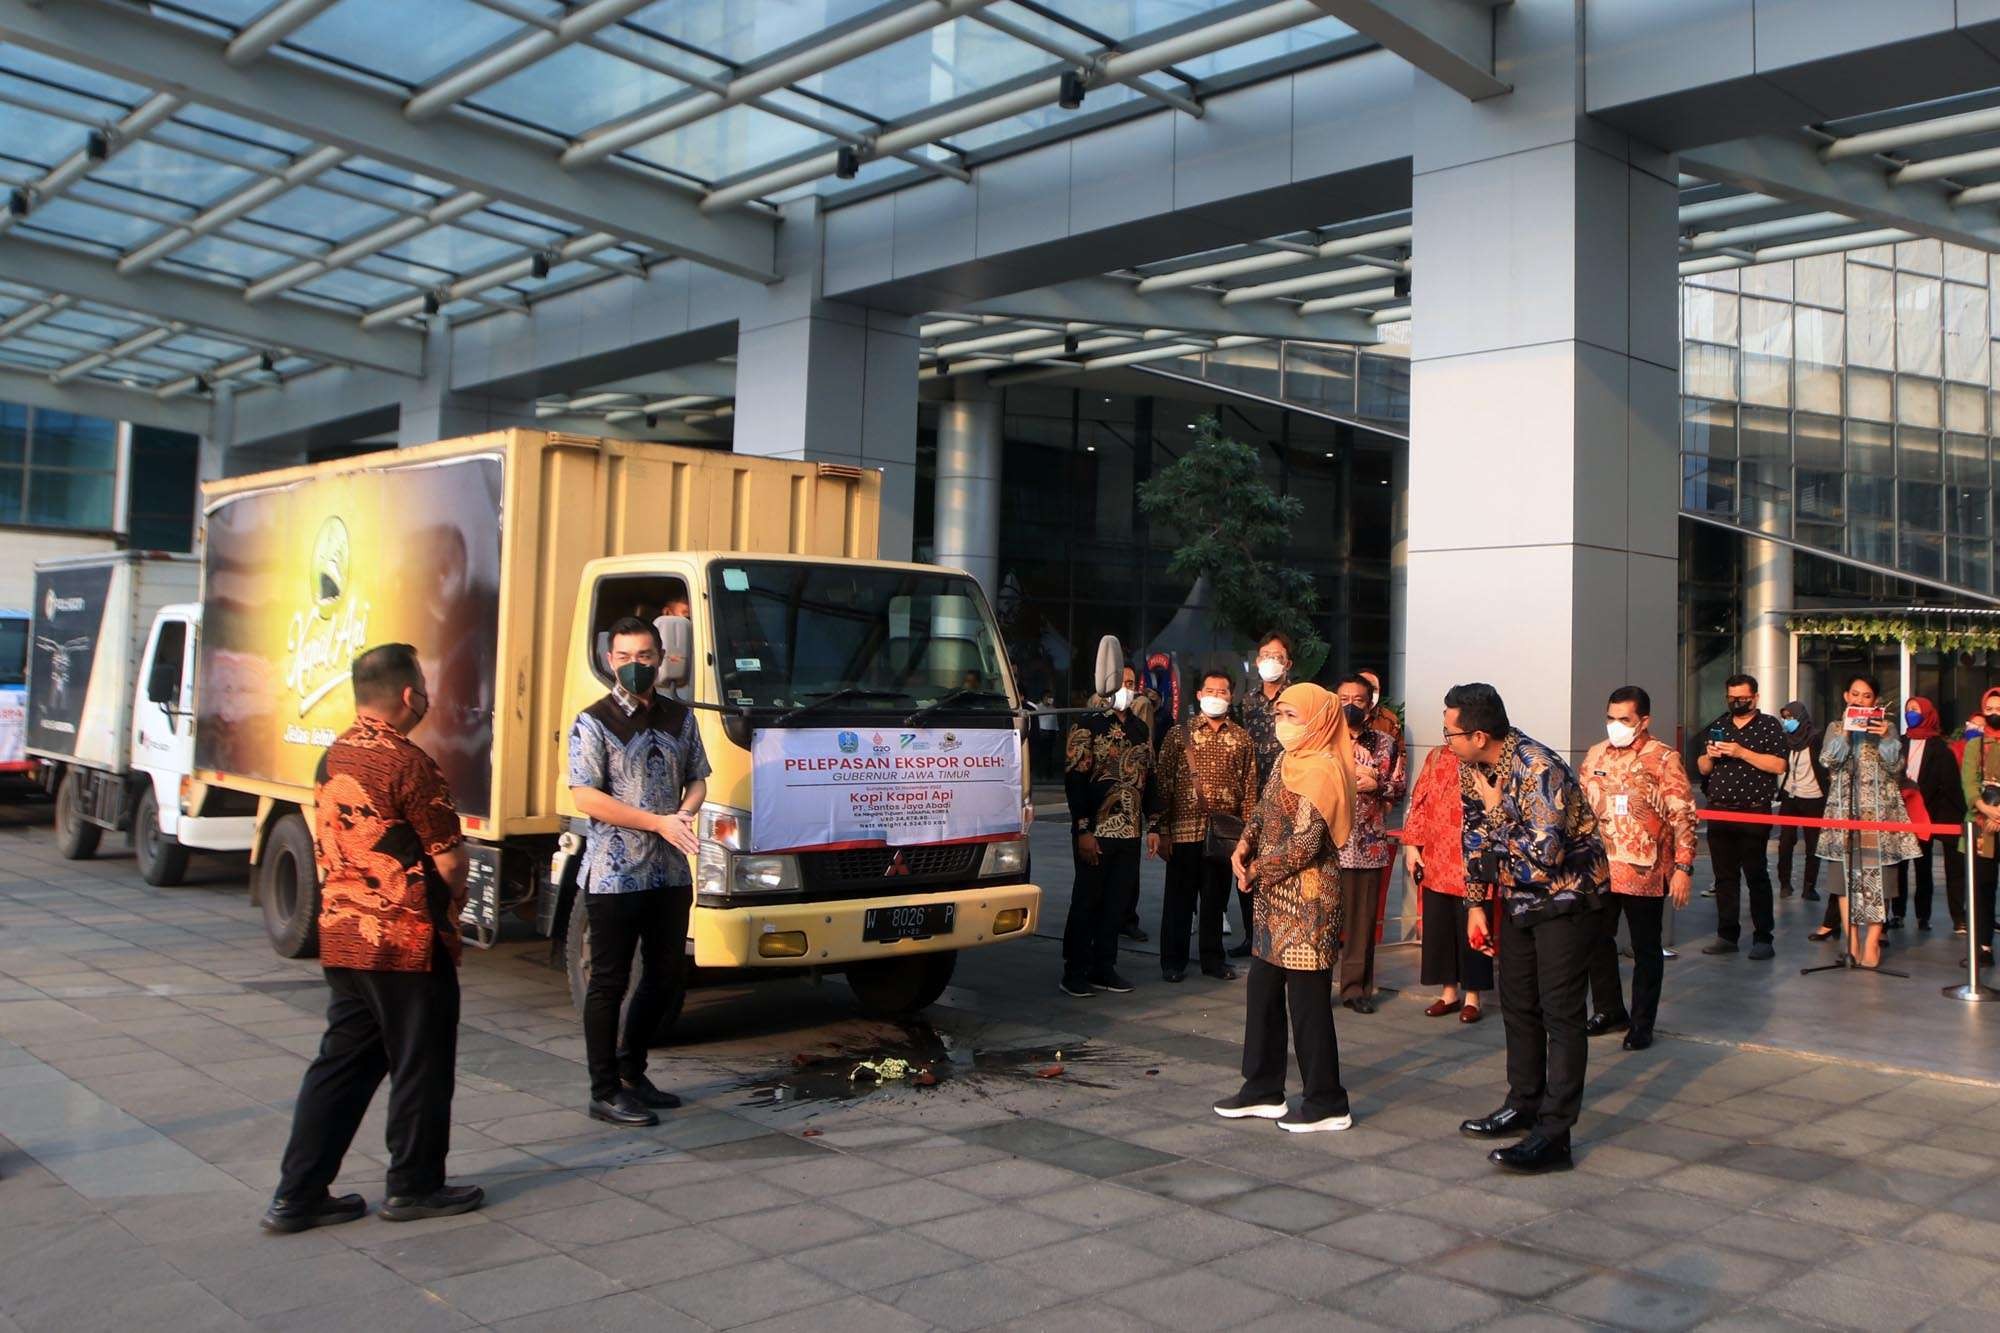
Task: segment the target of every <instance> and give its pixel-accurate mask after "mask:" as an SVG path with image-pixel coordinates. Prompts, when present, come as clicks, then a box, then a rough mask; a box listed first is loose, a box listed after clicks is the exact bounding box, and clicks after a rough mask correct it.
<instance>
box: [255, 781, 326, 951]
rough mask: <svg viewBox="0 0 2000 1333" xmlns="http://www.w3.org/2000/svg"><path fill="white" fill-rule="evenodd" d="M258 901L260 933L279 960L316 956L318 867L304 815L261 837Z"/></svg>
mask: <svg viewBox="0 0 2000 1333" xmlns="http://www.w3.org/2000/svg"><path fill="white" fill-rule="evenodd" d="M256 885H257V901H258V902H259V903H261V904H262V905H263V908H264V933H265V934H267V935H269V936H270V937H271V947H272V948H273V949H276V950H277V951H278V956H279V957H280V958H314V957H317V956H318V954H319V867H318V866H317V865H316V864H315V863H314V862H313V842H312V834H311V832H309V831H308V830H307V828H306V821H305V817H304V816H303V815H300V814H297V813H293V814H289V815H285V816H283V817H282V818H280V819H279V820H278V822H277V823H276V824H274V825H272V826H271V832H270V833H269V834H268V835H267V836H266V837H265V839H264V854H263V855H262V856H260V857H258V858H257V879H256Z"/></svg>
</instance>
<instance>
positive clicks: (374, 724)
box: [313, 716, 464, 972]
mask: <svg viewBox="0 0 2000 1333" xmlns="http://www.w3.org/2000/svg"><path fill="white" fill-rule="evenodd" d="M463 841H464V835H463V834H462V833H461V832H460V830H459V823H458V811H457V809H456V808H454V807H453V805H452V802H451V790H450V788H449V787H447V786H446V785H445V780H444V774H443V773H441V772H439V771H438V766H437V764H436V762H435V761H433V760H432V759H431V757H430V756H429V755H427V754H425V753H424V752H423V751H422V750H420V749H418V748H417V746H416V745H415V744H414V743H413V742H412V741H411V740H410V738H409V737H407V736H405V735H403V733H402V732H400V731H397V730H396V729H395V728H394V727H392V726H390V725H389V724H388V723H386V722H381V721H378V720H376V719H375V718H372V717H366V716H363V717H358V718H356V719H355V721H354V725H353V726H351V727H349V728H348V729H347V730H346V731H344V732H342V733H341V735H340V736H339V738H338V739H336V740H335V741H334V743H333V744H332V745H330V746H328V747H327V750H326V753H325V754H323V755H321V756H320V761H319V768H318V771H317V772H316V773H315V775H314V779H313V852H314V859H315V860H316V861H317V862H318V864H319V876H320V891H319V961H320V965H321V966H322V967H351V968H357V969H360V970H362V971H365V972H427V971H429V970H430V966H431V957H432V954H431V950H432V949H433V948H434V947H435V946H436V945H437V944H438V943H439V942H442V943H443V944H444V947H445V950H446V952H447V953H449V954H450V955H451V957H452V958H453V959H454V960H456V959H457V958H458V954H459V949H460V947H461V944H460V940H459V934H458V925H457V923H456V922H454V921H453V920H451V912H450V906H451V905H450V902H449V901H448V899H447V890H446V888H445V885H444V883H443V881H442V880H441V879H439V878H437V874H436V869H435V867H434V866H432V865H431V858H432V857H435V856H442V855H443V854H444V853H446V852H448V851H450V850H452V849H453V848H454V847H457V846H458V845H459V844H460V843H461V842H463Z"/></svg>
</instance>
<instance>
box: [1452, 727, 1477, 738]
mask: <svg viewBox="0 0 2000 1333" xmlns="http://www.w3.org/2000/svg"><path fill="white" fill-rule="evenodd" d="M1476 734H1478V733H1476V732H1471V731H1452V730H1450V729H1449V728H1447V729H1446V730H1445V733H1444V738H1445V739H1446V740H1448V741H1453V740H1457V739H1458V738H1459V737H1460V736H1472V735H1476Z"/></svg>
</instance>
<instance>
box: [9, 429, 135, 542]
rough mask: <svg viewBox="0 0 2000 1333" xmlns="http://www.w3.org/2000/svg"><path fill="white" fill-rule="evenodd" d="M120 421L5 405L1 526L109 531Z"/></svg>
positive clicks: (113, 507) (114, 492) (116, 473)
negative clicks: (13, 525)
mask: <svg viewBox="0 0 2000 1333" xmlns="http://www.w3.org/2000/svg"><path fill="white" fill-rule="evenodd" d="M117 484H118V423H117V422H115V421H107V420H105V419H104V418H102V417H86V416H78V415H77V414H75V413H73V412H50V411H46V410H43V409H40V408H28V407H18V406H16V405H14V404H12V403H0V524H15V525H20V526H26V527H37V528H74V529H79V530H82V531H86V532H109V531H110V530H111V528H112V523H113V519H114V511H115V508H116V506H115V504H114V499H115V495H116V489H117Z"/></svg>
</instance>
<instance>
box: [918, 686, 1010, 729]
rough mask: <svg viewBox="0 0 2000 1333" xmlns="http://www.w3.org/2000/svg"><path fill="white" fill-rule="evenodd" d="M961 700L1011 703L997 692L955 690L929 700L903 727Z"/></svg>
mask: <svg viewBox="0 0 2000 1333" xmlns="http://www.w3.org/2000/svg"><path fill="white" fill-rule="evenodd" d="M961 699H998V700H999V701H1000V702H1001V703H1003V704H1004V703H1010V702H1012V701H1011V700H1009V699H1008V698H1007V696H1006V695H1004V694H1002V693H1000V691H998V690H977V689H956V690H953V691H952V692H951V693H950V694H947V695H944V696H942V697H940V698H937V699H933V700H931V701H930V702H929V703H927V704H925V705H924V706H923V707H922V708H919V709H918V710H917V711H916V712H914V713H912V714H910V715H909V716H908V717H906V718H904V719H903V725H904V726H906V727H907V726H910V725H911V724H913V723H916V722H919V721H921V720H922V719H924V718H927V717H929V716H930V715H931V714H932V713H935V712H937V711H938V710H939V709H940V708H948V707H950V706H951V705H952V704H955V703H957V702H959V701H960V700H961Z"/></svg>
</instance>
